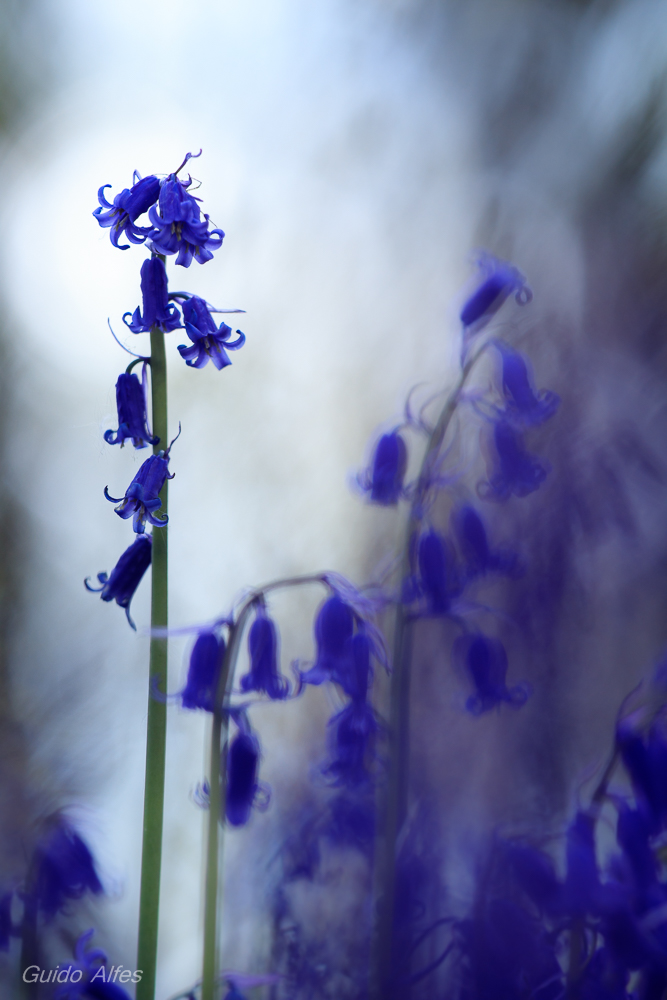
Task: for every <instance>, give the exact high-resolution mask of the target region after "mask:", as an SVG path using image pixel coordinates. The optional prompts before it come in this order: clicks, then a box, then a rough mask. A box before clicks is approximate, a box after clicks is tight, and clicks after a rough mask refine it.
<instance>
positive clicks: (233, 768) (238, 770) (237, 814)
mask: <svg viewBox="0 0 667 1000" xmlns="http://www.w3.org/2000/svg"><path fill="white" fill-rule="evenodd" d="M259 757H260V747H259V740H258V739H257V736H256V735H255V733H254V732H253V731H252V730H251V728H250V726H249V724H248V723H247V721H245V722H242V723H241V726H240V728H239V732H238V733H237V734H236V736H235V737H234V739H233V740H232V741H231V743H230V745H229V750H228V752H227V791H226V795H225V814H226V816H227V821H228V822H229V823H231V825H232V826H243V825H244V824H245V823H247V822H248V819H249V818H250V813H251V811H252V807H253V805H254V803H255V800H256V798H257V793H258V791H259V782H258V772H259Z"/></svg>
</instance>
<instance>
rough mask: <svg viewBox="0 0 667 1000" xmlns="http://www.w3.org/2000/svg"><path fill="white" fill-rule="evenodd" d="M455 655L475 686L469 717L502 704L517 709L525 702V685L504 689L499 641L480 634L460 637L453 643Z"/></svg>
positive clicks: (504, 665) (504, 658)
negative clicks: (460, 660)
mask: <svg viewBox="0 0 667 1000" xmlns="http://www.w3.org/2000/svg"><path fill="white" fill-rule="evenodd" d="M454 654H455V656H456V657H457V658H459V657H460V658H461V659H462V661H463V662H464V665H465V668H466V670H467V672H468V676H469V677H470V680H471V681H472V682H473V685H474V687H475V693H474V694H472V695H471V696H470V697H469V698H468V700H467V702H466V708H467V709H468V711H469V712H471V713H472V715H482V714H483V713H484V712H490V711H491V709H493V708H496V707H497V706H499V705H500V704H501V703H502V702H507V703H508V704H509V705H512V706H513V707H514V708H520V707H521V705H524V704H525V703H526V701H527V699H528V695H529V689H528V687H527V685H526V684H517V685H516V686H515V687H513V688H508V687H507V682H506V677H507V653H506V652H505V647H504V646H503V644H502V642H500V640H498V639H492V638H491V637H490V636H487V635H483V634H482V633H481V632H477V633H469V634H467V635H463V636H461V637H460V638H459V639H457V640H456V642H455V644H454Z"/></svg>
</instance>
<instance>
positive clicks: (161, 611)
mask: <svg viewBox="0 0 667 1000" xmlns="http://www.w3.org/2000/svg"><path fill="white" fill-rule="evenodd" d="M151 396H152V402H153V427H152V430H153V434H155V435H157V436H158V437H159V439H160V440H159V442H158V443H157V444H156V445H154V446H153V453H154V454H157V452H159V451H161V450H163V449H166V447H167V444H168V440H167V360H166V354H165V349H164V334H163V333H162V331H161V330H159V329H157V328H156V327H153V329H152V330H151ZM168 482H169V481H168V480H166V481H165V484H164V486H163V487H162V490H161V492H160V499H161V501H162V507H161V508H160V513H161V514H163V513H164V514H166V512H167V491H168ZM167 624H168V578H167V526H166V525H165V526H164V527H163V528H155V529H154V530H153V555H152V592H151V629H152V630H153V629H157V628H160V629H165V628H166V627H167ZM155 683H157V686H158V689H159V690H160V691H166V690H167V639H166V638H161V639H158V638H156V637H155V636H154V635H152V636H151V646H150V665H149V692H148V722H147V727H146V783H145V788H144V830H143V846H142V856H141V895H140V900H139V945H138V953H137V968H138V969H141V970H142V978H141V981H140V982H139V984H138V985H137V1000H154V997H155V978H156V971H157V941H158V918H159V908H160V871H161V867H162V826H163V818H164V775H165V757H166V744H167V706H166V704H165V703H164V702H161V701H158V700H157V699H156V698H153V697H151V690H152V685H153V684H155Z"/></svg>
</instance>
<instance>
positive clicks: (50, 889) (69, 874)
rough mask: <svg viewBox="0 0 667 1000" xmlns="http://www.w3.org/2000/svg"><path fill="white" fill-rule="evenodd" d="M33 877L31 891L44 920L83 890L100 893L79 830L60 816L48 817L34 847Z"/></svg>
mask: <svg viewBox="0 0 667 1000" xmlns="http://www.w3.org/2000/svg"><path fill="white" fill-rule="evenodd" d="M34 864H35V879H34V885H33V886H32V888H31V890H30V892H31V893H32V894H33V895H34V899H35V902H36V904H37V906H38V907H39V909H41V910H42V912H43V913H44V915H45V917H46V918H47V919H51V918H52V917H54V916H55V915H56V913H57V912H58V911H59V910H62V909H63V908H64V907H65V906H66V905H67V903H68V902H69V901H70V900H72V899H81V897H82V896H83V895H84V894H85V893H86V892H92V893H93V894H95V895H99V893H101V892H102V883H101V882H100V880H99V878H98V876H97V872H96V871H95V863H94V861H93V856H92V854H91V853H90V851H89V849H88V847H87V846H86V844H85V843H84V842H83V840H82V839H81V837H80V836H79V835H78V833H77V832H76V831H75V830H74V829H73V828H72V827H71V826H70V824H69V823H68V822H67V821H66V820H65V819H64V818H63V817H62V816H57V817H55V818H54V819H52V820H51V822H50V824H49V829H48V830H47V832H46V834H45V836H44V837H43V838H42V839H41V840H40V842H39V843H38V845H37V847H36V849H35V858H34Z"/></svg>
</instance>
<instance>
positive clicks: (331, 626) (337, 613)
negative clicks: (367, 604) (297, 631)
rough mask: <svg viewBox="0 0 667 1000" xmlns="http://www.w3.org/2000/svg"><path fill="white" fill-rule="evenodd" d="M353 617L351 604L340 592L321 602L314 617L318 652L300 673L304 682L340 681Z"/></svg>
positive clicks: (351, 631)
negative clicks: (312, 661)
mask: <svg viewBox="0 0 667 1000" xmlns="http://www.w3.org/2000/svg"><path fill="white" fill-rule="evenodd" d="M354 621H355V615H354V612H353V610H352V608H351V607H350V605H349V604H347V603H346V602H345V601H344V600H343V599H342V598H340V597H339V596H338V595H337V594H334V596H333V597H330V598H329V599H328V600H326V601H325V602H324V604H322V605H320V609H319V611H318V612H317V617H316V618H315V642H316V643H317V656H316V659H315V663H314V665H313V666H312V667H311V668H310V670H307V671H306V672H305V673H303V674H302V675H301V680H302V682H303V683H304V684H321V683H322V682H323V681H334V682H336V683H340V682H341V679H342V678H343V677H344V676H345V672H346V661H347V655H348V645H347V643H348V641H349V640H350V639H351V638H352V633H353V631H354Z"/></svg>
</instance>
